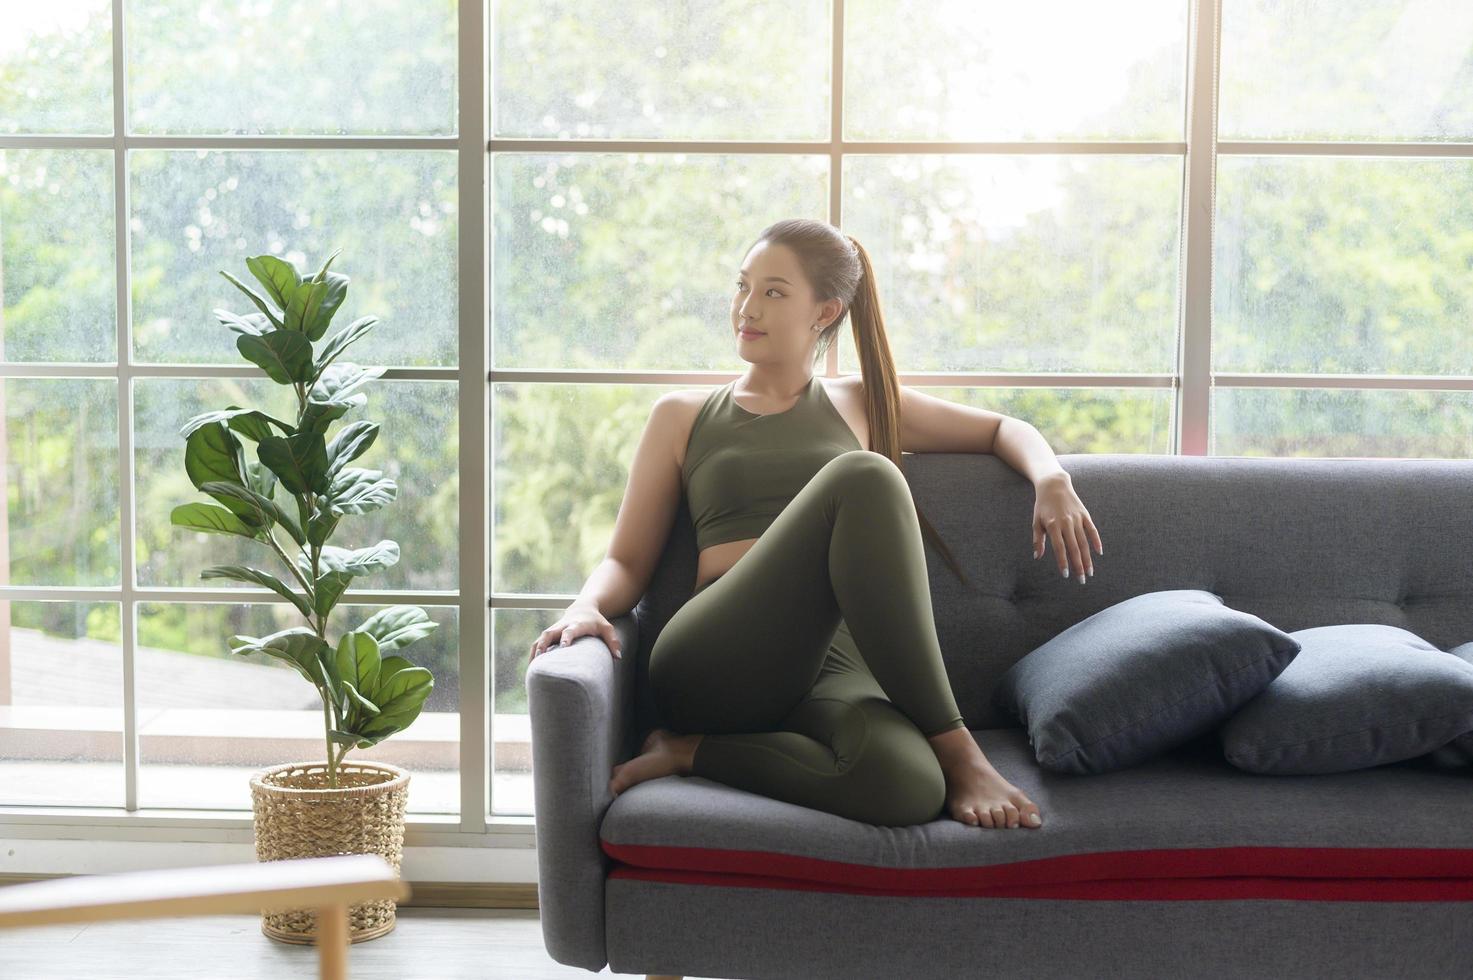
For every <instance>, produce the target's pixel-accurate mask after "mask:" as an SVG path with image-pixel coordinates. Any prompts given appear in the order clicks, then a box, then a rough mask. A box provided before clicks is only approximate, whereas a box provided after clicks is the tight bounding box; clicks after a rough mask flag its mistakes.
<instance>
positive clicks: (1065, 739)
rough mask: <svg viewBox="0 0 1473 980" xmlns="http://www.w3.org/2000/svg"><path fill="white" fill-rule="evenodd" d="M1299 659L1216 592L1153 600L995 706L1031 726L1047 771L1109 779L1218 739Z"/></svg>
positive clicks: (1294, 648)
mask: <svg viewBox="0 0 1473 980" xmlns="http://www.w3.org/2000/svg"><path fill="white" fill-rule="evenodd" d="M1298 652H1299V644H1298V643H1296V642H1295V641H1294V640H1293V639H1292V638H1291V637H1290V636H1289V634H1287V633H1285V632H1283V631H1282V630H1279V629H1276V628H1275V627H1273V626H1272V625H1270V624H1268V623H1266V622H1264V621H1263V620H1261V619H1259V618H1258V617H1257V616H1254V615H1251V614H1249V613H1245V612H1239V611H1238V610H1236V609H1230V608H1228V607H1227V606H1226V605H1224V604H1223V601H1222V599H1221V598H1219V597H1218V596H1216V595H1214V594H1213V593H1211V592H1205V591H1202V590H1199V589H1177V590H1172V591H1167V592H1148V593H1146V594H1144V595H1138V596H1135V597H1133V598H1130V599H1126V600H1125V601H1124V602H1119V603H1116V604H1115V605H1113V606H1110V607H1109V608H1108V609H1102V610H1100V611H1099V612H1097V613H1095V614H1094V615H1093V616H1090V617H1089V618H1088V619H1085V620H1082V621H1080V622H1078V623H1075V624H1074V625H1073V626H1070V627H1069V628H1068V629H1066V630H1064V631H1063V632H1061V633H1060V634H1059V635H1058V636H1055V637H1054V638H1053V639H1051V640H1049V641H1048V642H1047V643H1045V644H1043V645H1042V646H1040V647H1038V648H1037V649H1036V650H1033V651H1032V652H1030V653H1029V654H1028V655H1027V656H1025V657H1024V658H1023V659H1021V660H1019V661H1018V662H1017V663H1015V664H1013V666H1012V667H1010V668H1009V669H1008V671H1007V673H1005V674H1003V676H1002V679H1001V680H1000V681H999V683H998V687H997V689H996V691H994V693H993V702H994V704H995V706H996V707H997V708H999V709H1000V710H1003V711H1011V712H1012V713H1013V714H1014V715H1015V716H1016V717H1017V718H1018V719H1019V720H1021V721H1022V722H1023V727H1024V728H1026V729H1027V730H1028V740H1029V742H1031V743H1032V745H1033V754H1034V756H1035V757H1036V758H1037V759H1038V764H1039V765H1040V766H1042V767H1043V768H1045V769H1050V770H1053V771H1054V772H1067V773H1075V774H1080V775H1083V774H1088V773H1101V772H1109V771H1110V770H1112V769H1122V768H1124V767H1126V766H1133V765H1136V764H1138V763H1141V762H1145V761H1147V760H1149V759H1152V758H1154V757H1156V756H1159V755H1161V754H1163V753H1165V752H1166V751H1167V750H1169V749H1172V748H1175V747H1177V746H1179V745H1182V744H1184V743H1186V742H1189V741H1191V740H1192V739H1193V738H1196V737H1197V736H1199V735H1202V734H1204V733H1207V732H1210V731H1211V729H1213V728H1214V727H1216V726H1217V725H1218V724H1220V723H1221V722H1222V721H1223V720H1224V719H1226V718H1228V717H1229V716H1231V715H1232V713H1233V712H1234V711H1236V710H1238V708H1239V707H1241V706H1242V705H1243V704H1244V703H1245V702H1247V701H1248V700H1250V699H1252V698H1253V697H1255V696H1256V695H1258V693H1259V692H1261V691H1262V690H1263V689H1264V688H1266V687H1267V686H1268V685H1269V683H1270V682H1272V681H1273V679H1274V678H1275V677H1277V676H1278V675H1279V673H1280V672H1281V671H1283V669H1284V668H1285V666H1286V665H1288V663H1289V661H1291V660H1293V659H1294V655H1295V654H1297V653H1298Z"/></svg>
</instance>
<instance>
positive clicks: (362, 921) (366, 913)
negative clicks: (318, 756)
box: [251, 762, 409, 944]
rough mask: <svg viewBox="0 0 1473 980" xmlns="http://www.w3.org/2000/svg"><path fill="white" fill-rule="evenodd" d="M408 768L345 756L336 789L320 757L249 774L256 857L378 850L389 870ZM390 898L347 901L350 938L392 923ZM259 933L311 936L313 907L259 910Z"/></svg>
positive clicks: (400, 828) (394, 863)
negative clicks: (376, 900) (360, 760)
mask: <svg viewBox="0 0 1473 980" xmlns="http://www.w3.org/2000/svg"><path fill="white" fill-rule="evenodd" d="M408 799H409V773H407V772H405V771H404V770H403V769H400V768H399V767H397V766H391V765H388V764H387V763H383V762H343V763H340V764H339V765H338V788H337V789H332V788H330V787H329V786H328V784H327V763H326V762H293V763H288V764H286V765H281V766H276V767H274V768H272V769H266V770H263V771H261V772H258V773H256V774H255V775H253V776H252V777H251V807H252V809H253V810H254V811H255V829H256V860H258V861H284V860H287V859H289V858H308V857H331V856H333V855H337V854H378V855H381V856H382V857H383V859H384V860H385V861H387V862H389V865H390V866H391V867H393V869H394V873H395V874H396V875H397V874H398V873H399V863H400V860H401V859H402V858H403V856H404V807H405V804H406V803H407V802H408ZM395 908H396V906H395V903H394V901H393V900H392V899H385V900H383V901H379V902H360V903H358V904H356V905H350V906H349V907H348V939H349V941H350V942H355V943H361V942H363V941H364V940H368V939H377V938H378V937H379V936H382V935H385V934H386V933H388V932H390V931H391V930H393V928H394V923H395V916H394V912H395ZM261 931H262V932H263V933H265V934H266V935H267V936H270V937H271V938H272V939H277V940H280V941H281V942H285V943H298V944H312V943H315V942H316V941H317V911H316V910H315V909H291V910H285V911H275V912H262V913H261Z"/></svg>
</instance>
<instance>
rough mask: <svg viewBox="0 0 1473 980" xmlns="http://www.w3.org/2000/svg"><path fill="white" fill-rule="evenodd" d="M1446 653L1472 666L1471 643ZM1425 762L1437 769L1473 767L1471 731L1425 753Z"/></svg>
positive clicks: (1472, 732) (1472, 733) (1472, 646)
mask: <svg viewBox="0 0 1473 980" xmlns="http://www.w3.org/2000/svg"><path fill="white" fill-rule="evenodd" d="M1448 652H1449V653H1451V654H1452V655H1453V656H1455V657H1460V658H1461V659H1463V660H1464V661H1466V662H1467V663H1469V664H1473V643H1464V644H1463V645H1462V646H1457V647H1453V648H1452V649H1451V650H1449V651H1448ZM1425 760H1426V762H1428V763H1429V764H1430V765H1433V766H1435V767H1437V768H1438V769H1467V768H1469V767H1470V766H1473V731H1469V732H1464V733H1463V734H1462V735H1459V736H1458V737H1457V738H1455V739H1453V740H1452V741H1451V742H1449V743H1447V744H1446V745H1444V746H1442V747H1441V748H1437V749H1433V750H1432V751H1431V752H1429V753H1427V755H1426V756H1425Z"/></svg>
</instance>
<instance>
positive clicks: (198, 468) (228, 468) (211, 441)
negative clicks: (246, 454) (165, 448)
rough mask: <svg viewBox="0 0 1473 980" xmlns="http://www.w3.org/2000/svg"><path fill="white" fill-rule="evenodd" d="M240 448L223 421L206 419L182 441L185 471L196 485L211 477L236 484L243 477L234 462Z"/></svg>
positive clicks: (209, 479) (236, 460)
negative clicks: (208, 420)
mask: <svg viewBox="0 0 1473 980" xmlns="http://www.w3.org/2000/svg"><path fill="white" fill-rule="evenodd" d="M240 451H241V450H240V442H239V440H237V439H236V438H235V436H233V435H231V434H230V430H229V429H228V428H227V427H226V426H225V425H224V424H222V423H220V422H213V423H210V422H206V423H204V424H202V425H201V426H200V427H199V428H197V429H195V430H194V431H193V432H191V433H190V434H189V438H188V440H187V441H186V442H185V445H184V470H185V472H186V473H188V474H189V480H190V482H191V483H193V484H194V485H195V486H196V487H198V486H200V485H201V484H204V483H208V482H209V481H211V480H226V481H230V482H235V483H239V482H241V480H242V479H243V478H244V474H242V473H241V471H240V467H239V466H238V465H237V462H238V454H239V453H240ZM231 510H235V508H233V507H232V508H231ZM236 513H239V511H236Z"/></svg>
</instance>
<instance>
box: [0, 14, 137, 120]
mask: <svg viewBox="0 0 1473 980" xmlns="http://www.w3.org/2000/svg"><path fill="white" fill-rule="evenodd" d="M112 7H113V5H112V2H111V0H49V2H47V3H21V2H19V0H14V2H7V3H6V4H5V17H4V22H3V23H4V27H3V29H0V133H69V134H99V133H100V134H104V135H110V134H111V133H112V131H113V27H112V23H113V9H112Z"/></svg>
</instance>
